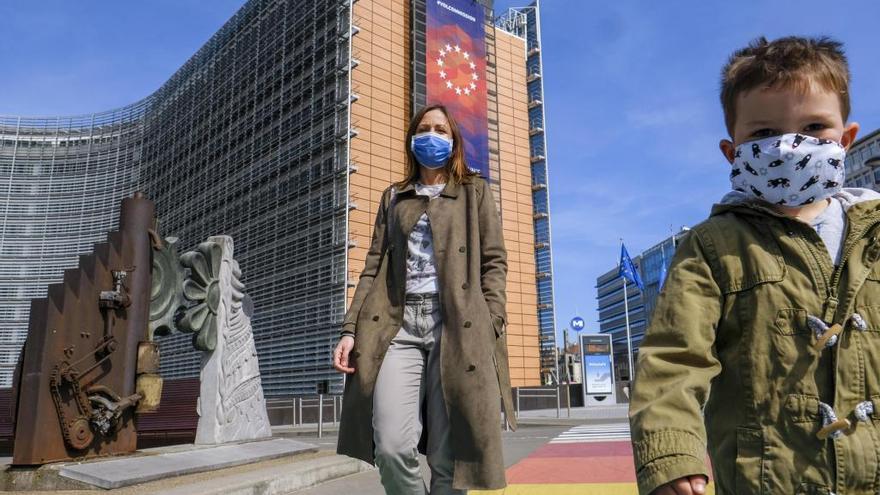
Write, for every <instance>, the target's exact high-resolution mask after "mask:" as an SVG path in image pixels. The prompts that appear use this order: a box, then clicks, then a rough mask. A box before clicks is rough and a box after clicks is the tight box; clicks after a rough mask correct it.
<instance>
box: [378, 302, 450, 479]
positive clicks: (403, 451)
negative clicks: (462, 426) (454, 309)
mask: <svg viewBox="0 0 880 495" xmlns="http://www.w3.org/2000/svg"><path fill="white" fill-rule="evenodd" d="M440 315H441V313H440V299H439V297H438V296H437V294H424V295H422V294H410V295H407V299H406V309H405V311H404V317H403V327H402V328H401V329H400V330H399V331H398V333H397V336H396V337H395V338H394V339H393V340H392V341H391V344H390V345H389V347H388V352H387V353H386V354H385V359H384V360H383V361H382V366H381V368H380V369H379V376H378V377H377V379H376V387H375V390H374V393H373V432H374V433H373V440H374V442H375V444H376V452H375V454H376V465H377V466H378V467H379V475H380V477H381V479H382V486H384V487H385V493H387V494H388V495H425V494H427V493H429V492H428V489H427V487H426V486H425V482H424V480H423V479H422V475H421V470H420V469H419V457H418V455H419V453H418V443H419V438H420V437H421V434H422V427H423V425H422V414H421V408H422V404H423V403H424V404H425V405H426V407H427V410H426V413H427V414H426V415H427V423H428V424H427V428H428V445H427V457H428V466H429V467H430V468H431V490H430V493H431V494H432V495H448V494H451V495H464V494H465V493H466V491H465V490H453V489H452V473H453V456H452V445H451V443H450V434H449V418H448V416H447V412H446V403H445V401H444V399H443V389H442V388H441V386H440V340H441V336H442V329H443V322H442V321H441V316H440Z"/></svg>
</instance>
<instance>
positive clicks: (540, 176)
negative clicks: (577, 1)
mask: <svg viewBox="0 0 880 495" xmlns="http://www.w3.org/2000/svg"><path fill="white" fill-rule="evenodd" d="M496 25H497V26H499V27H500V28H501V29H504V30H507V31H509V32H512V33H515V34H517V35H518V36H521V37H523V38H525V40H526V57H527V58H526V84H527V88H526V92H527V93H526V94H527V97H528V100H527V101H528V108H529V117H528V118H529V161H530V162H531V174H532V203H533V205H534V211H533V216H534V229H535V272H536V273H535V276H536V283H537V296H538V325H539V332H540V342H541V375H542V380H543V382H544V383H557V380H554V379H553V376H555V374H556V372H557V370H556V310H555V300H554V297H553V251H552V247H551V246H552V243H551V235H550V190H549V181H548V174H547V135H546V128H547V123H546V117H545V111H544V70H543V62H542V59H541V13H540V2H539V1H538V0H535V1H534V2H532V3H531V4H530V5H529V6H527V7H519V8H512V9H510V10H509V11H508V12H507V13H506V14H505V15H502V16H500V17H499V18H498V19H497V20H496Z"/></svg>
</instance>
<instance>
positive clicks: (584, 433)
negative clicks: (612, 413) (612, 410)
mask: <svg viewBox="0 0 880 495" xmlns="http://www.w3.org/2000/svg"><path fill="white" fill-rule="evenodd" d="M629 439H630V436H629V425H628V424H626V423H623V424H611V425H582V426H575V427H574V428H572V429H570V430H568V431H566V432H564V433H562V434H561V435H559V436H558V437H556V438H554V439H553V440H550V443H588V442H607V441H614V440H629Z"/></svg>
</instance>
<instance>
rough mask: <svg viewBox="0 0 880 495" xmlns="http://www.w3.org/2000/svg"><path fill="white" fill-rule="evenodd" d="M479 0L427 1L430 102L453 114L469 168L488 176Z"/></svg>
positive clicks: (482, 26)
mask: <svg viewBox="0 0 880 495" xmlns="http://www.w3.org/2000/svg"><path fill="white" fill-rule="evenodd" d="M483 15H484V13H483V6H482V5H480V4H479V3H477V2H476V1H475V0H427V11H426V16H427V33H426V41H427V50H426V51H427V54H426V64H427V65H426V68H427V70H426V72H427V98H426V100H427V103H428V104H429V105H431V104H435V103H440V104H443V105H445V106H446V108H447V109H449V111H450V112H451V113H452V116H453V117H454V118H455V121H456V122H457V123H458V126H459V127H460V128H461V132H462V134H463V136H464V145H465V159H466V160H467V164H468V166H469V167H470V168H471V169H473V170H475V171H478V172H480V173H481V174H482V175H483V177H489V116H488V109H487V94H486V39H485V38H486V31H485V29H486V28H485V25H484V24H483Z"/></svg>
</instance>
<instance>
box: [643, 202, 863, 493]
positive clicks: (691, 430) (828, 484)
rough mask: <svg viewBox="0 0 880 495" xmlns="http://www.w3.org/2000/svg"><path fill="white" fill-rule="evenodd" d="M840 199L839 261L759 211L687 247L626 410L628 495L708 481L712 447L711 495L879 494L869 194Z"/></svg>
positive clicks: (703, 230)
mask: <svg viewBox="0 0 880 495" xmlns="http://www.w3.org/2000/svg"><path fill="white" fill-rule="evenodd" d="M838 197H839V199H841V202H842V203H843V205H844V207H845V208H846V216H847V225H846V235H845V238H844V240H843V243H842V244H841V258H840V263H839V265H838V267H835V266H834V264H833V262H832V260H831V257H830V256H829V254H828V251H827V249H826V248H825V245H824V244H823V243H822V240H821V239H820V237H819V235H818V234H817V233H816V231H815V230H813V228H812V227H811V226H810V225H808V224H806V223H804V222H801V221H799V220H796V219H792V218H787V217H784V216H781V215H779V214H777V213H776V212H774V211H773V210H771V209H769V208H767V207H764V206H761V204H759V203H755V202H741V203H738V204H720V205H716V206H715V207H714V208H713V210H712V215H711V217H710V218H709V219H708V220H706V221H705V222H703V223H702V224H700V225H698V226H696V227H694V228H693V229H692V230H691V231H690V232H689V233H688V234H687V235H686V236H685V237H684V238H683V239H682V241H681V243H680V244H679V246H678V249H677V250H676V253H675V257H674V259H673V261H672V265H671V266H670V269H669V272H668V277H667V280H666V283H665V285H664V288H663V291H662V293H661V294H660V296H659V299H658V302H657V306H656V309H655V310H654V313H653V317H652V321H651V324H650V326H649V328H648V330H647V332H646V335H645V337H644V340H643V341H642V344H641V348H640V351H639V357H638V365H637V373H636V381H635V385H634V390H633V398H632V402H631V404H630V422H631V427H632V438H633V451H634V456H635V465H636V473H637V479H638V485H639V493H641V494H643V495H647V494H649V493H651V492H652V491H653V490H654V489H656V488H657V487H659V486H661V485H663V484H665V483H668V482H669V481H672V480H674V479H677V478H680V477H683V476H688V475H695V474H708V473H709V470H708V469H707V465H706V462H705V457H706V456H705V454H706V452H707V450H708V452H709V455H710V457H711V461H712V475H713V478H714V480H715V484H716V493H718V494H758V493H761V494H794V493H805V494H831V493H834V494H836V495H849V494H869V493H870V494H877V493H878V491H880V429H878V428H877V426H878V421H880V263H877V260H878V259H880V200H878V199H876V198H878V197H880V196H878V195H877V194H876V193H873V192H872V191H865V190H851V189H847V190H844V192H842V193H840V194H839V195H838ZM866 197H867V198H871V199H868V200H866ZM874 410H876V411H877V414H876V415H875V414H873V411H874Z"/></svg>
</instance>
